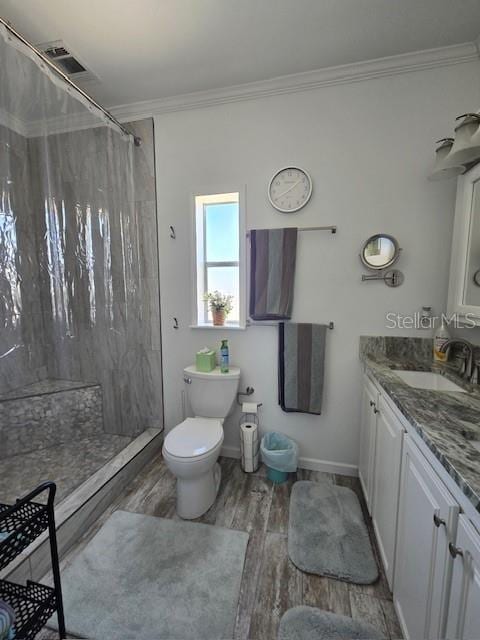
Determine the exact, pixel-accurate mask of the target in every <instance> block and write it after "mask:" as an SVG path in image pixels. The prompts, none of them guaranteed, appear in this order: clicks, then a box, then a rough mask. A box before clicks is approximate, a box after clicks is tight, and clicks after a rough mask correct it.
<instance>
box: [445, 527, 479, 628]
mask: <svg viewBox="0 0 480 640" xmlns="http://www.w3.org/2000/svg"><path fill="white" fill-rule="evenodd" d="M450 549H451V554H452V557H453V556H454V559H453V574H452V585H451V596H450V606H449V611H448V622H447V635H446V637H447V638H448V640H477V638H480V534H479V532H478V531H477V530H476V529H475V528H474V526H473V525H472V524H471V522H470V521H469V519H468V518H467V517H466V516H465V515H460V516H459V518H458V528H457V537H456V541H455V544H454V545H453V544H452V546H451V547H450Z"/></svg>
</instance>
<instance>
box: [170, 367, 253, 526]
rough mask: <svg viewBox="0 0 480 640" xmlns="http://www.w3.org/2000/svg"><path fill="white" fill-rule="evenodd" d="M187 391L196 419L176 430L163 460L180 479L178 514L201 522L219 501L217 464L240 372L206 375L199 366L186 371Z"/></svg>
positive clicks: (184, 371) (216, 372)
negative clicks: (205, 514)
mask: <svg viewBox="0 0 480 640" xmlns="http://www.w3.org/2000/svg"><path fill="white" fill-rule="evenodd" d="M183 374H184V377H183V379H184V382H185V391H186V395H187V397H188V400H189V403H190V406H191V409H192V411H193V413H194V414H195V418H187V419H186V420H184V421H183V422H181V423H180V424H178V425H177V426H176V427H174V428H173V429H172V430H171V431H170V432H169V433H168V434H167V436H166V438H165V441H164V443H163V449H162V452H163V458H164V460H165V463H166V465H167V467H168V468H169V469H170V471H171V472H172V473H173V474H174V476H175V477H176V478H177V514H178V515H179V516H180V517H181V518H183V519H185V520H191V519H193V518H199V517H200V516H201V515H202V514H204V513H205V512H206V511H208V509H210V507H211V506H212V504H213V503H214V502H215V498H216V497H217V492H218V488H219V486H220V478H221V471H220V465H219V464H218V463H217V460H218V456H219V455H220V449H221V448H222V443H223V421H224V419H225V418H226V417H227V415H228V414H229V413H230V411H231V409H232V406H233V403H234V401H235V398H236V396H237V391H238V384H239V381H240V369H239V368H238V367H230V371H229V372H228V373H221V372H220V368H219V367H217V368H216V369H214V370H213V371H210V372H208V373H204V372H201V371H197V370H196V367H195V365H191V366H189V367H186V368H185V369H184V370H183Z"/></svg>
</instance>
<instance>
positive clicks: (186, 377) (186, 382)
mask: <svg viewBox="0 0 480 640" xmlns="http://www.w3.org/2000/svg"><path fill="white" fill-rule="evenodd" d="M183 381H184V382H185V384H192V379H191V378H189V377H188V376H183Z"/></svg>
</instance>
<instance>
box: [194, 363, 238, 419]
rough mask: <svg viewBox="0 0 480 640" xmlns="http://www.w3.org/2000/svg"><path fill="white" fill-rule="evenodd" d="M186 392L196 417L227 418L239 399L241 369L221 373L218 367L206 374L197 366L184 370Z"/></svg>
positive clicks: (234, 368)
mask: <svg viewBox="0 0 480 640" xmlns="http://www.w3.org/2000/svg"><path fill="white" fill-rule="evenodd" d="M183 379H184V382H185V390H186V393H187V396H188V400H189V402H190V406H191V408H192V411H193V413H194V415H195V416H199V417H202V418H220V419H223V418H226V417H227V416H228V414H229V413H230V411H231V409H232V406H233V403H234V401H235V399H236V397H237V391H238V385H239V382H240V369H239V368H238V367H230V371H229V372H228V373H221V372H220V368H219V367H217V368H216V369H214V370H213V371H209V372H208V373H204V372H203V371H197V370H196V367H195V365H191V366H190V367H186V368H185V369H184V370H183Z"/></svg>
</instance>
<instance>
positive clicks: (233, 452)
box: [220, 446, 358, 478]
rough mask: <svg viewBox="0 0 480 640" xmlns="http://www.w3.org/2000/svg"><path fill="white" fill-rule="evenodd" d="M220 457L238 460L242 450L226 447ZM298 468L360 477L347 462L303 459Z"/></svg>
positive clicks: (300, 460)
mask: <svg viewBox="0 0 480 640" xmlns="http://www.w3.org/2000/svg"><path fill="white" fill-rule="evenodd" d="M220 455H221V456H224V457H225V458H234V459H235V460H238V459H239V458H240V457H241V455H240V449H239V448H238V447H229V446H224V447H222V450H221V451H220ZM298 466H299V467H300V469H309V470H311V471H323V472H324V473H338V474H339V475H342V476H352V477H354V478H356V477H357V476H358V467H357V466H356V465H354V464H347V463H345V462H331V461H330V460H317V458H303V457H300V458H299V459H298Z"/></svg>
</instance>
